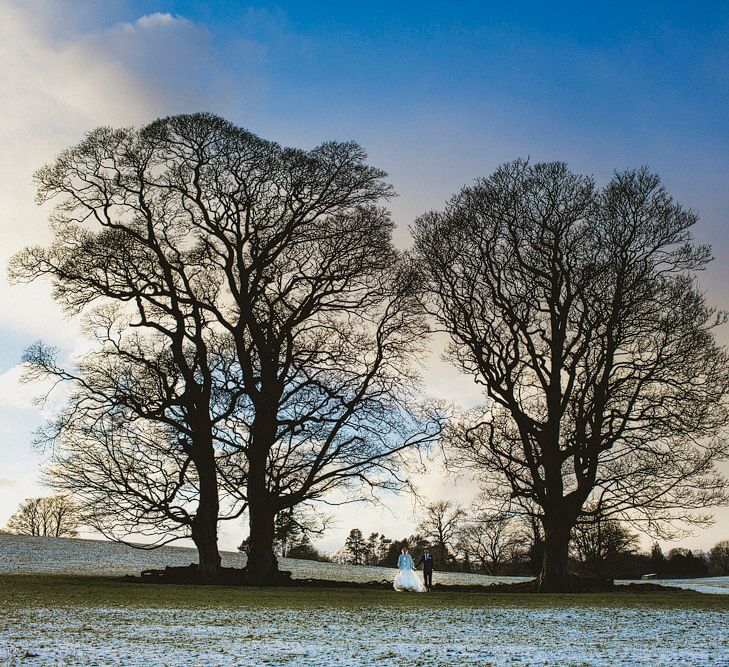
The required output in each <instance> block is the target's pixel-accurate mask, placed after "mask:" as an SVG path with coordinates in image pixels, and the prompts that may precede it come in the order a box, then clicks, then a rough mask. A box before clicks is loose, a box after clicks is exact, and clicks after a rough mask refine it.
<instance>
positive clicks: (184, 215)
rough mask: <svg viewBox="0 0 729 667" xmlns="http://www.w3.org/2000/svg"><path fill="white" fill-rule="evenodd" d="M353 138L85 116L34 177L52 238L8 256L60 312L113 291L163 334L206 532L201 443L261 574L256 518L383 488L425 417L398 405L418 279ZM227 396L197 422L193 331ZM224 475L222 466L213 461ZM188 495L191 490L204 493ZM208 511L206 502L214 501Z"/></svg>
mask: <svg viewBox="0 0 729 667" xmlns="http://www.w3.org/2000/svg"><path fill="white" fill-rule="evenodd" d="M365 158H366V156H365V154H364V152H363V151H362V149H361V148H360V147H359V146H357V145H356V144H354V143H335V142H329V143H325V144H322V145H321V146H319V147H317V148H315V149H313V150H311V151H303V150H296V149H286V148H282V147H280V146H278V145H277V144H274V143H272V142H267V141H264V140H262V139H259V138H258V137H255V136H254V135H252V134H250V133H249V132H247V131H245V130H242V129H240V128H237V127H235V126H233V125H231V124H230V123H227V122H226V121H224V120H222V119H220V118H218V117H215V116H212V115H208V114H196V115H190V116H187V115H186V116H174V117H170V118H166V119H162V120H160V121H157V122H155V123H152V124H151V125H149V126H147V127H145V128H142V129H141V130H111V129H108V128H101V129H99V130H95V131H94V132H92V133H90V134H89V135H88V137H87V139H86V140H85V141H84V142H82V143H81V144H79V145H78V146H76V147H74V148H71V149H69V150H67V151H65V152H64V153H63V154H62V155H61V156H60V157H59V158H58V160H57V161H56V162H55V163H54V164H53V165H51V166H49V167H47V168H45V169H42V170H41V171H40V172H39V173H38V177H37V178H38V182H39V196H40V198H41V200H42V201H46V200H50V199H56V200H58V201H59V203H58V205H57V206H56V210H55V214H54V224H55V228H56V241H55V242H54V244H53V245H52V246H51V247H50V248H49V249H41V248H31V249H29V250H27V251H25V252H24V253H22V254H20V255H19V256H18V257H17V258H16V260H15V263H14V265H13V275H14V276H15V277H16V278H18V279H33V278H36V277H39V276H43V275H50V276H51V277H52V278H53V279H54V281H55V294H56V296H57V298H58V299H59V300H60V301H61V302H62V303H63V304H64V305H65V306H66V307H67V308H68V309H69V311H71V312H73V313H76V312H79V311H81V310H83V309H86V308H88V307H89V306H90V305H92V304H93V303H95V302H97V301H98V300H99V299H106V300H112V301H115V302H121V303H124V304H126V305H127V307H128V309H129V311H130V312H131V313H132V314H133V317H134V319H133V320H132V321H131V322H130V326H134V327H139V328H141V329H142V330H145V331H146V332H148V333H150V334H151V333H154V334H155V335H156V336H160V337H162V339H164V340H165V341H166V345H167V348H166V349H168V350H169V351H170V353H171V355H172V361H173V363H174V368H175V373H176V374H178V375H179V377H180V379H181V383H182V387H183V389H184V393H185V397H186V401H187V402H186V404H185V412H184V415H183V416H184V419H185V421H186V423H187V426H188V430H189V441H188V444H187V446H188V448H189V451H190V452H191V457H192V460H193V463H194V465H195V467H196V475H197V477H198V478H199V480H200V483H199V491H200V507H199V508H198V511H197V515H196V516H197V517H200V516H201V510H202V508H203V505H204V506H205V508H206V512H205V514H206V516H208V517H209V520H208V521H207V525H208V529H207V533H208V535H209V536H210V539H211V540H212V539H213V537H214V531H215V529H214V526H215V524H216V521H217V517H218V509H219V507H218V503H219V499H218V495H217V492H218V481H219V480H218V477H219V475H220V469H219V467H217V468H216V466H215V463H216V462H217V461H216V447H217V448H220V449H221V450H223V451H225V452H226V453H227V455H228V458H227V459H226V461H227V464H228V465H229V467H228V470H234V471H236V472H232V473H228V472H226V473H225V474H226V479H228V480H229V481H230V482H231V483H232V484H235V486H236V487H237V489H238V494H239V497H240V499H241V500H242V501H243V502H244V503H245V504H246V506H247V510H248V514H249V517H250V541H249V550H248V566H247V567H248V572H249V575H250V579H251V581H256V582H261V583H269V582H273V581H275V580H276V579H277V563H276V559H275V557H274V554H273V539H274V517H275V515H276V514H277V513H278V512H280V511H282V510H285V509H287V508H291V507H294V506H295V505H297V504H299V503H301V502H305V501H312V500H316V499H321V498H322V497H325V496H326V497H329V498H332V493H333V492H335V491H337V492H339V494H340V499H341V498H342V497H343V496H342V490H343V488H345V489H346V487H349V488H352V486H353V485H356V484H361V483H365V484H368V485H371V486H386V487H394V486H397V485H398V483H399V482H401V481H402V478H401V477H400V474H399V471H400V469H401V464H402V463H403V458H404V456H405V453H406V452H407V451H408V450H409V449H411V448H412V447H417V446H418V445H420V444H423V443H426V442H429V441H430V440H432V438H433V437H434V436H435V435H436V434H437V432H438V430H439V420H438V419H435V420H432V419H430V418H429V416H424V415H422V414H420V413H419V412H417V411H415V410H413V409H412V407H411V405H412V399H413V397H414V387H415V385H416V382H417V375H416V373H415V372H414V369H413V367H412V363H411V362H412V361H413V359H414V358H415V357H416V355H417V353H418V352H419V351H420V350H421V349H422V346H423V344H424V340H425V337H426V334H427V331H428V327H427V324H426V322H425V319H424V317H423V313H422V309H421V307H420V305H419V299H418V287H419V282H418V276H417V274H416V272H415V271H414V270H413V268H412V267H411V266H410V264H409V262H408V261H407V258H405V257H403V256H402V255H401V254H400V253H398V252H397V251H396V250H395V249H394V247H393V245H392V241H391V234H392V228H393V224H392V221H391V220H390V217H389V215H388V214H387V212H386V211H385V210H384V209H382V208H380V206H379V203H380V202H381V201H382V200H383V198H386V197H387V196H389V195H390V194H391V189H390V187H389V186H388V185H387V184H386V183H385V182H384V180H383V179H384V176H385V174H384V173H383V172H382V171H380V170H378V169H374V168H372V167H369V166H368V165H366V164H365ZM221 336H224V337H226V339H227V340H229V349H230V350H231V352H232V357H233V363H232V364H230V365H229V366H228V371H229V372H230V373H232V376H231V377H232V379H231V380H230V381H229V382H227V383H226V384H225V385H224V387H223V391H226V392H232V393H233V394H234V396H233V398H232V399H230V400H229V401H228V404H229V405H230V406H234V409H231V410H229V411H226V414H225V418H224V419H221V422H220V423H213V421H212V419H211V405H212V404H213V402H214V401H215V400H216V396H215V392H214V391H213V388H214V387H213V385H214V382H213V380H212V376H213V375H214V371H213V370H212V365H213V364H214V360H213V359H212V357H211V353H210V349H209V340H210V339H211V338H219V337H221ZM228 475H229V476H228ZM204 498H205V503H203V499H204ZM213 510H214V511H213Z"/></svg>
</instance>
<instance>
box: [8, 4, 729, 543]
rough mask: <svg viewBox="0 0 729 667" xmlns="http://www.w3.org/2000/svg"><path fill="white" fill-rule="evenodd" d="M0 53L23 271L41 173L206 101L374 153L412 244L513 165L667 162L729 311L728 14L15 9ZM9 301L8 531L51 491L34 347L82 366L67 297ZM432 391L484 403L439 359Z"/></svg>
mask: <svg viewBox="0 0 729 667" xmlns="http://www.w3.org/2000/svg"><path fill="white" fill-rule="evenodd" d="M0 44H2V45H3V46H2V49H3V50H2V54H3V57H2V59H0V87H1V89H2V90H3V93H4V99H3V103H4V107H5V110H4V114H3V116H2V117H1V118H0V147H1V148H2V150H0V202H2V209H1V210H0V272H2V273H3V274H4V272H5V264H6V262H7V259H8V258H9V257H10V255H11V254H12V253H13V252H15V251H17V250H19V249H20V248H22V247H23V246H24V245H27V244H29V243H44V242H46V241H47V239H48V231H47V221H46V218H47V211H43V210H39V209H38V208H37V207H36V206H35V204H34V203H33V190H32V185H31V174H32V171H33V170H34V169H35V168H37V167H39V166H41V165H42V164H43V163H44V162H47V161H49V160H51V159H52V158H53V157H54V155H56V154H57V153H58V152H59V151H60V150H62V149H63V148H64V147H65V146H67V145H69V144H72V143H75V142H76V141H78V140H79V139H80V138H81V137H82V135H83V133H84V132H85V131H87V130H89V129H92V128H93V127H95V126H97V125H101V124H111V125H138V124H141V123H146V122H149V121H151V120H153V119H154V118H155V117H157V116H161V115H167V114H174V113H181V112H190V111H199V110H208V111H213V112H216V113H219V114H221V115H223V116H225V117H227V118H228V119H229V120H231V121H233V122H235V123H237V124H239V125H241V126H244V127H247V128H248V129H250V130H251V131H253V132H255V133H257V134H259V135H261V136H263V137H265V138H267V139H272V140H276V141H279V142H280V143H284V144H288V145H295V146H300V147H311V146H314V145H316V144H318V143H320V142H321V141H324V140H327V139H340V140H345V139H355V140H357V141H359V142H360V143H361V144H362V145H363V146H364V147H365V148H366V149H367V150H368V152H369V154H370V161H371V162H372V163H373V164H374V165H376V166H378V167H381V168H383V169H385V170H386V171H387V172H388V173H389V174H390V181H391V183H392V184H393V185H394V187H395V190H396V191H397V192H398V193H399V197H397V198H396V199H394V200H393V201H392V202H391V206H390V207H391V210H392V212H393V216H394V218H395V221H396V222H397V224H398V232H397V240H398V242H399V243H400V244H401V245H407V244H408V241H409V239H408V233H407V226H408V225H409V224H410V223H411V222H412V221H413V219H414V218H415V217H416V216H417V215H418V214H420V213H422V212H424V211H426V210H428V209H432V208H437V207H440V206H442V205H443V203H444V201H445V200H446V199H447V198H448V197H449V196H450V195H452V194H453V193H454V192H456V191H457V190H458V189H459V188H460V187H461V186H462V185H464V184H467V183H469V182H471V181H472V180H473V179H475V178H477V177H479V176H486V175H488V174H489V173H490V172H491V171H493V169H494V168H495V167H496V166H497V165H498V164H499V163H500V162H503V161H506V160H511V159H514V158H516V157H526V156H530V157H531V158H532V159H534V160H564V161H566V162H568V163H569V164H570V166H571V167H572V168H573V169H574V170H576V171H579V172H582V173H588V174H593V175H594V176H595V177H596V178H597V180H598V182H604V181H605V180H607V179H608V178H609V176H610V174H611V173H612V171H613V170H614V169H622V168H625V167H635V166H639V165H642V164H647V165H649V166H650V167H651V168H652V169H654V170H655V171H656V172H658V173H659V174H660V175H661V176H662V178H663V180H664V183H665V184H666V186H667V187H668V189H669V192H671V193H672V194H673V195H674V196H675V198H676V199H678V200H679V201H680V202H681V203H683V204H684V205H685V206H688V207H690V208H692V209H695V210H697V211H698V213H699V215H700V218H701V222H700V224H699V226H698V227H697V229H696V236H697V237H698V238H699V239H700V240H701V241H704V242H708V243H711V244H712V245H713V247H714V251H715V255H716V258H717V260H716V262H714V264H713V265H712V267H711V268H710V269H709V271H708V272H707V273H706V274H705V275H704V276H702V283H703V285H704V286H705V287H706V289H707V290H708V296H709V300H710V301H711V302H712V303H715V304H717V305H719V306H721V307H724V308H729V288H728V287H727V285H729V269H727V267H729V243H727V224H726V223H727V212H729V187H728V186H727V182H728V180H729V122H728V121H727V118H728V117H729V113H728V109H729V3H721V2H690V3H689V2H680V3H679V2H639V3H635V2H632V3H629V2H611V3H587V2H549V3H547V2H521V3H508V2H472V3H469V2H453V3H427V2H419V3H411V2H400V3H395V2H390V3H379V2H377V3H373V2H368V3H344V2H317V3H310V2H280V3H277V4H248V3H245V2H199V1H195V2H193V1H190V2H163V1H160V2H148V1H144V2H133V1H127V0H108V1H106V2H91V1H88V0H74V1H72V0H6V1H5V2H3V3H2V4H0ZM0 306H2V307H0V337H1V338H2V345H0V421H2V429H0V525H2V524H4V521H5V519H6V518H7V515H8V514H9V513H10V512H11V511H12V509H13V508H14V506H15V504H16V503H17V502H18V501H19V500H20V499H22V498H23V497H25V496H26V495H30V493H35V492H40V491H42V490H41V489H39V487H38V486H37V484H36V481H35V480H36V473H37V467H38V461H39V456H38V455H37V454H34V453H33V452H32V450H31V448H30V438H31V435H30V433H31V431H32V428H33V427H34V426H36V425H37V424H38V423H39V422H40V419H41V415H40V414H39V413H38V411H37V409H35V408H33V406H32V405H31V404H30V402H29V397H30V395H31V394H32V390H31V388H28V387H22V386H19V385H18V384H17V377H18V374H19V369H18V364H19V360H20V355H21V354H22V350H23V348H24V347H25V346H26V345H27V344H29V343H30V342H32V341H33V340H35V339H37V338H43V339H44V340H46V341H47V342H50V343H52V344H56V345H58V346H59V347H60V348H61V350H62V352H63V353H64V354H66V355H69V356H70V355H72V354H73V352H74V351H75V350H77V349H78V347H79V345H80V343H79V340H78V333H77V330H76V328H75V326H74V325H73V323H69V322H66V321H65V320H64V318H63V317H62V316H61V314H60V313H59V312H58V310H57V308H55V306H54V305H53V304H52V302H51V300H50V298H49V286H48V285H42V284H39V285H37V286H33V287H10V286H9V285H7V284H6V282H5V280H4V278H2V279H0ZM722 339H723V340H724V341H725V342H726V341H729V335H727V332H723V333H722ZM437 354H438V350H437V349H436V350H434V356H435V357H436V358H437ZM427 380H428V383H429V387H430V388H431V389H432V390H433V392H434V393H436V394H442V395H447V396H457V397H460V398H461V399H462V400H463V401H464V402H468V401H472V400H474V396H475V392H474V390H473V388H472V387H470V386H467V385H466V384H464V381H463V379H462V378H459V377H458V376H457V375H455V374H454V373H453V372H452V371H449V370H448V369H447V367H445V366H443V365H439V364H437V363H436V362H434V363H433V366H432V368H431V371H430V372H429V374H428V377H427ZM427 483H428V485H429V487H428V488H430V489H431V490H432V493H433V494H440V495H443V496H448V495H449V494H455V496H454V497H457V499H458V500H461V501H463V502H467V501H468V498H467V497H466V496H465V495H463V496H462V497H458V496H457V493H458V491H456V490H454V487H453V484H452V483H451V482H449V481H448V480H445V479H440V478H438V479H435V478H431V479H430V480H429V481H428V482H427ZM459 488H460V487H459ZM463 493H464V494H465V492H463ZM398 511H400V510H398ZM391 514H392V513H391ZM723 516H725V518H729V512H725V513H724V514H723ZM408 517H410V515H408ZM397 520H398V521H400V522H401V523H402V522H403V521H404V523H405V524H407V527H402V528H398V527H397V525H399V524H397V525H395V524H393V523H392V521H394V519H392V517H391V518H387V519H383V518H382V516H381V515H377V514H370V515H363V518H362V525H361V527H362V528H363V529H364V530H366V529H367V527H368V522H369V523H370V524H372V525H373V526H377V525H382V522H383V521H385V524H386V525H388V526H390V525H391V526H392V529H389V528H388V532H389V533H393V532H396V531H398V530H399V532H400V533H403V534H404V533H406V532H407V531H408V529H409V526H410V522H411V519H410V518H407V519H403V518H402V515H401V516H400V517H399V518H398V519H397ZM719 537H720V529H719V528H715V529H713V530H712V531H709V532H706V533H701V534H697V536H696V537H695V538H693V539H694V542H693V543H692V544H694V545H695V546H703V547H707V546H710V545H711V544H712V543H713V541H716V539H719ZM724 537H726V536H724ZM236 539H237V535H233V536H231V537H230V540H231V541H233V540H236ZM336 539H339V538H338V537H336Z"/></svg>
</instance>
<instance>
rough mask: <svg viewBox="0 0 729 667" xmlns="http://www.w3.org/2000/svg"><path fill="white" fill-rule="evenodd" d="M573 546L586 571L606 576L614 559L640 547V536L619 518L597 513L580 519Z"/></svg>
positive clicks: (572, 549) (573, 533) (574, 554)
mask: <svg viewBox="0 0 729 667" xmlns="http://www.w3.org/2000/svg"><path fill="white" fill-rule="evenodd" d="M587 509H588V511H589V509H590V508H589V507H588V508H587ZM570 547H571V551H572V554H573V556H574V557H575V559H576V560H577V562H578V563H580V565H581V566H582V568H583V569H584V570H585V571H587V572H589V573H590V574H593V575H599V576H604V575H605V573H606V569H607V568H609V567H610V565H611V562H612V561H615V560H616V559H617V558H619V557H620V556H621V555H624V554H629V553H632V552H634V551H635V550H636V549H637V547H638V535H637V533H634V532H632V531H630V530H629V529H628V528H626V527H625V526H623V525H622V524H621V523H620V521H619V520H617V519H615V518H605V517H604V516H602V515H601V514H600V513H597V514H593V515H592V516H591V517H588V519H587V520H586V521H582V522H580V521H578V523H577V525H576V526H575V527H574V529H573V531H572V541H571V545H570Z"/></svg>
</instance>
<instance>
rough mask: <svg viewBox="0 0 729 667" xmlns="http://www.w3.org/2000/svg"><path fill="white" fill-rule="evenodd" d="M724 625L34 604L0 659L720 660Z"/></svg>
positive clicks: (686, 619) (625, 615)
mask: <svg viewBox="0 0 729 667" xmlns="http://www.w3.org/2000/svg"><path fill="white" fill-rule="evenodd" d="M393 595H394V593H393ZM726 630H727V618H726V615H721V614H719V613H713V614H712V613H707V612H702V611H689V610H686V611H680V610H678V611H677V610H646V609H640V610H637V609H625V610H620V609H618V610H616V609H590V608H587V609H584V608H579V609H569V610H565V609H523V608H486V609H455V608H453V609H438V610H437V611H434V612H433V613H427V612H426V613H424V612H423V611H422V610H420V611H417V612H416V611H411V610H408V609H398V610H393V609H391V608H387V607H380V606H376V607H366V608H362V609H355V610H339V609H336V610H335V609H322V608H315V609H307V610H306V611H301V610H293V609H291V610H286V609H276V610H271V611H268V612H267V611H261V610H230V611H229V610H225V611H221V610H212V609H210V610H195V611H190V610H179V609H175V610H168V609H133V610H127V609H108V608H101V609H99V608H86V609H81V610H78V611H74V613H73V614H69V613H68V612H67V611H65V610H53V609H44V610H38V609H34V610H23V611H19V612H11V614H10V615H9V616H7V617H4V618H2V619H0V664H2V665H18V666H19V665H33V666H41V665H43V666H45V665H67V666H71V665H73V666H79V667H80V666H82V665H125V666H127V667H133V666H140V667H150V666H151V665H155V666H156V665H200V666H211V667H212V666H213V665H262V664H267V665H297V666H302V667H303V666H308V665H317V666H318V665H321V666H328V665H331V666H335V665H341V666H348V665H386V664H400V665H403V664H404V665H413V666H415V665H438V666H440V665H499V666H502V665H504V666H505V665H510V666H516V665H542V666H544V665H560V666H567V665H593V666H607V665H623V666H628V665H630V666H633V665H644V666H646V667H647V666H650V667H658V666H661V665H665V666H669V665H670V666H671V667H681V666H684V665H685V666H688V665H692V666H693V665H727V664H729V638H728V637H727V631H726Z"/></svg>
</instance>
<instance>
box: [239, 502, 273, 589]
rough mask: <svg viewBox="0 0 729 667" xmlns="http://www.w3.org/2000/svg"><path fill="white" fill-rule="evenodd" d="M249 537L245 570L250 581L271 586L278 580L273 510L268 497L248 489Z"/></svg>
mask: <svg viewBox="0 0 729 667" xmlns="http://www.w3.org/2000/svg"><path fill="white" fill-rule="evenodd" d="M248 515H249V519H250V538H249V542H248V563H247V565H246V570H247V572H248V577H249V580H250V582H251V583H255V584H258V585H260V586H272V585H274V584H276V583H277V582H278V560H277V559H276V556H275V554H274V553H273V538H274V518H275V511H274V508H273V506H272V503H271V502H270V501H269V499H268V497H267V496H266V495H265V494H263V495H262V496H258V497H256V494H252V493H251V492H250V489H249V497H248Z"/></svg>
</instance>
